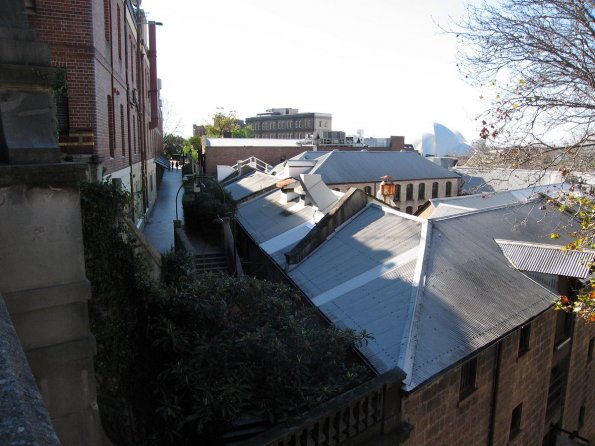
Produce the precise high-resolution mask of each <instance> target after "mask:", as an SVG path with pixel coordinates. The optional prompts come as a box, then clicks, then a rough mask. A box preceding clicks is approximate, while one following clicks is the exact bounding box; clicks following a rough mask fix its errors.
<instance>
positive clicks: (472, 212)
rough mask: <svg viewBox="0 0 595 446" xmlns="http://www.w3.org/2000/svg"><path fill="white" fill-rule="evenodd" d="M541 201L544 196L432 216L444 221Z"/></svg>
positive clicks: (434, 219) (433, 219)
mask: <svg viewBox="0 0 595 446" xmlns="http://www.w3.org/2000/svg"><path fill="white" fill-rule="evenodd" d="M539 201H543V198H542V197H534V198H530V199H528V200H527V201H523V202H518V203H506V204H500V205H497V206H491V207H486V208H481V209H473V210H470V211H469V212H461V213H460V214H455V215H445V216H443V217H436V218H431V220H432V221H435V222H436V221H443V220H451V219H454V218H461V217H467V216H469V215H475V214H482V213H484V212H492V211H497V210H499V209H505V208H511V207H519V206H525V205H527V204H529V203H537V202H539Z"/></svg>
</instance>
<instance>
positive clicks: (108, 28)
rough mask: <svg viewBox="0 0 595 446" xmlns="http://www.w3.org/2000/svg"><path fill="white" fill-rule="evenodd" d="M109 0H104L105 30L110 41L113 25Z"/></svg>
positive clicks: (106, 37) (106, 38)
mask: <svg viewBox="0 0 595 446" xmlns="http://www.w3.org/2000/svg"><path fill="white" fill-rule="evenodd" d="M109 2H110V0H103V17H104V19H103V26H104V28H105V29H104V31H105V40H107V41H108V42H109V41H110V40H111V36H110V31H111V26H110V22H109V21H110V11H109Z"/></svg>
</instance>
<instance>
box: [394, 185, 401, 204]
mask: <svg viewBox="0 0 595 446" xmlns="http://www.w3.org/2000/svg"><path fill="white" fill-rule="evenodd" d="M399 201H401V185H400V184H397V188H396V192H395V203H398V202H399Z"/></svg>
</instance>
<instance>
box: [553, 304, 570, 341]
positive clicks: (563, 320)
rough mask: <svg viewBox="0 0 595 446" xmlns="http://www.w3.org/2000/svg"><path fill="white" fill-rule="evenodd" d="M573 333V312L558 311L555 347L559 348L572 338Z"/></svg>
mask: <svg viewBox="0 0 595 446" xmlns="http://www.w3.org/2000/svg"><path fill="white" fill-rule="evenodd" d="M571 333H572V313H566V312H565V311H558V312H557V314H556V334H555V337H554V348H557V347H559V346H560V344H562V343H563V342H565V341H566V340H567V339H569V338H570V334H571Z"/></svg>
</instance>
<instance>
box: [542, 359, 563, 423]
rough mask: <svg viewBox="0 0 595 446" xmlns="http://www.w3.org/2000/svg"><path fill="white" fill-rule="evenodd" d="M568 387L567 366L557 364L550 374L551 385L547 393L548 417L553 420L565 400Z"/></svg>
mask: <svg viewBox="0 0 595 446" xmlns="http://www.w3.org/2000/svg"><path fill="white" fill-rule="evenodd" d="M565 388H566V368H565V367H563V366H562V365H557V366H555V367H554V368H553V369H552V372H551V374H550V386H549V389H548V395H547V408H546V412H545V414H546V419H547V420H552V419H553V418H554V417H555V415H556V414H558V412H559V409H561V408H562V403H563V402H564V389H565Z"/></svg>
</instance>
